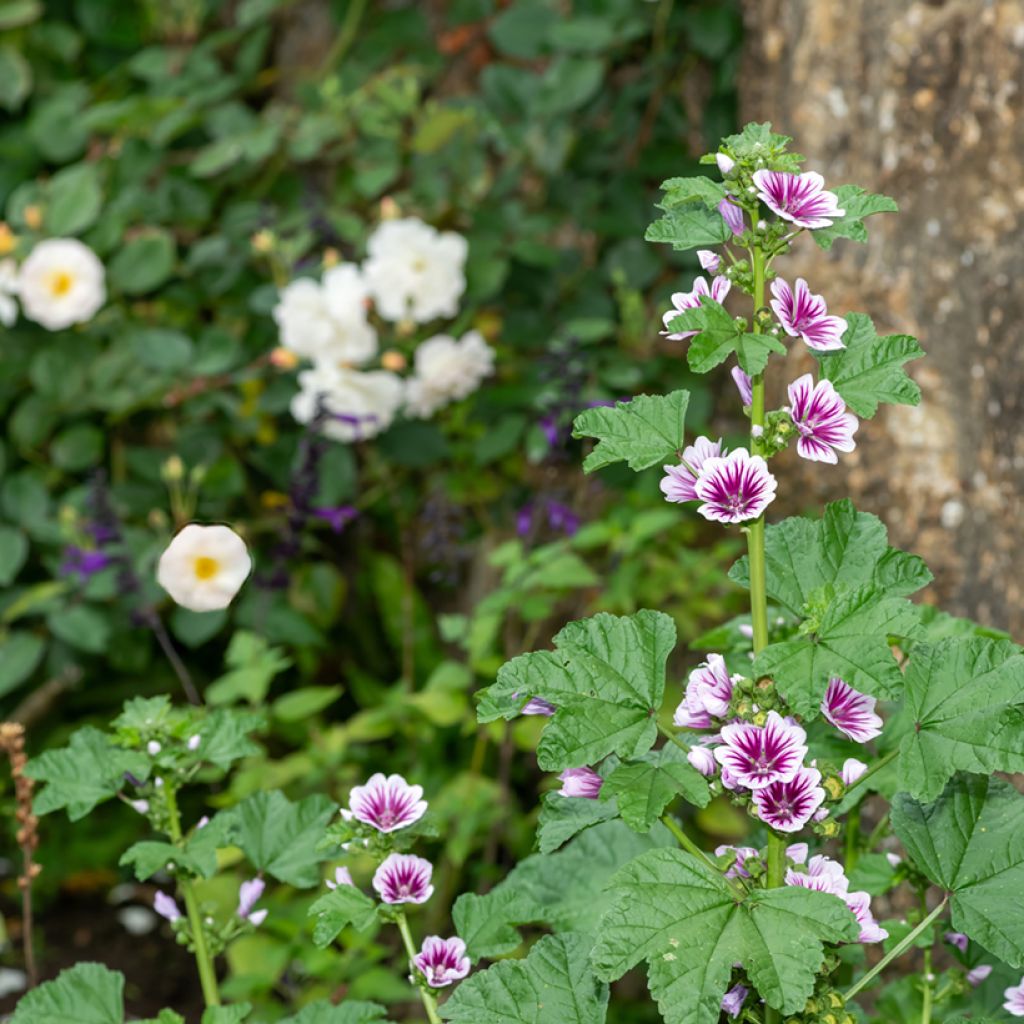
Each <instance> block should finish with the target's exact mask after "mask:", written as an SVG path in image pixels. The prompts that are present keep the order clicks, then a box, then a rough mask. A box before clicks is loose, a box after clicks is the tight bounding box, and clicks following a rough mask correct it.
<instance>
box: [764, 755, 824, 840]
mask: <svg viewBox="0 0 1024 1024" xmlns="http://www.w3.org/2000/svg"><path fill="white" fill-rule="evenodd" d="M820 782H821V772H819V771H818V770H817V768H800V769H799V770H798V771H797V773H796V775H794V776H793V777H792V778H791V779H789V781H787V782H773V783H771V784H770V785H768V786H765V787H764V788H763V789H757V790H755V791H754V794H753V797H752V799H753V802H754V807H755V809H756V810H757V815H758V817H759V818H760V819H761V820H762V821H763V822H764V823H765V824H766V825H768V826H769V827H770V828H773V829H775V831H776V832H799V831H800V829H802V828H803V827H804V826H805V825H806V824H807V822H808V821H810V820H811V817H812V816H813V815H814V812H815V811H817V810H818V808H819V807H820V806H821V805H822V804H823V803H824V801H825V790H824V789H822V788H821V786H820V785H819V783H820Z"/></svg>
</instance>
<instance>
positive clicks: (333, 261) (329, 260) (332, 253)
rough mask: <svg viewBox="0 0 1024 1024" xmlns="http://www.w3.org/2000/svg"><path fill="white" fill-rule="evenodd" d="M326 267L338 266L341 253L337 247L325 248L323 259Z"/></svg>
mask: <svg viewBox="0 0 1024 1024" xmlns="http://www.w3.org/2000/svg"><path fill="white" fill-rule="evenodd" d="M321 262H322V263H323V265H324V267H325V268H329V267H336V266H337V265H338V264H339V263H340V262H341V253H340V252H338V250H337V249H335V248H333V247H332V248H329V249H324V255H323V260H322V261H321Z"/></svg>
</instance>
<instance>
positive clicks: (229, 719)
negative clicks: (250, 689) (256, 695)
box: [198, 708, 264, 771]
mask: <svg viewBox="0 0 1024 1024" xmlns="http://www.w3.org/2000/svg"><path fill="white" fill-rule="evenodd" d="M263 725H264V720H263V716H262V715H261V714H258V713H257V712H253V711H236V710H234V709H230V710H229V709H227V708H218V709H217V710H216V711H213V712H211V713H210V714H209V715H208V716H207V718H206V720H205V721H204V722H203V724H202V725H201V726H200V727H199V748H198V751H199V755H200V756H201V757H202V759H203V760H204V761H208V762H209V763H210V764H213V765H216V766H217V767H218V768H220V769H221V770H222V771H227V770H228V768H230V767H231V765H232V764H234V763H235V761H237V760H239V759H240V758H243V757H252V756H254V755H256V754H259V753H260V747H259V745H258V744H256V743H254V742H253V740H252V739H250V737H249V734H250V733H252V732H255V731H256V730H257V729H261V728H263Z"/></svg>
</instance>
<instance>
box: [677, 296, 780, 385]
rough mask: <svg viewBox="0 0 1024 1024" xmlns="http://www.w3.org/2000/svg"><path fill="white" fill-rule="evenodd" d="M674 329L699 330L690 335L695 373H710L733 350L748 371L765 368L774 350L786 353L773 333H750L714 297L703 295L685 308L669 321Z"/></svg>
mask: <svg viewBox="0 0 1024 1024" xmlns="http://www.w3.org/2000/svg"><path fill="white" fill-rule="evenodd" d="M667 326H668V329H669V330H670V331H673V332H676V333H678V332H682V331H699V332H700V333H699V334H698V335H697V336H696V337H694V338H691V339H690V347H689V350H688V351H687V360H688V362H689V364H690V369H691V370H693V372H694V373H707V372H708V371H709V370H712V369H714V368H715V367H716V366H718V365H719V364H721V363H724V362H725V360H726V359H728V358H729V356H731V355H732V354H733V353H735V354H736V357H737V358H738V359H739V363H740V366H741V367H743V370H744V372H745V373H749V374H752V375H753V374H757V373H760V372H761V371H762V370H764V368H765V366H766V365H767V363H768V356H769V355H770V354H771V353H772V352H778V353H785V351H786V347H785V345H783V344H782V342H781V341H779V340H778V338H775V337H774V336H772V335H771V334H748V333H747V331H746V323H745V322H740V321H738V320H736V319H735V317H733V316H732V315H731V314H730V313H728V312H726V310H725V309H724V308H723V307H722V306H721V305H720V304H719V303H717V302H715V300H714V299H711V298H708V297H706V296H705V297H703V298H701V300H700V305H699V306H697V307H695V308H694V309H684V310H683V311H682V312H680V313H678V314H676V316H674V317H673V318H672V319H671V320H670V321H669V322H668V325H667Z"/></svg>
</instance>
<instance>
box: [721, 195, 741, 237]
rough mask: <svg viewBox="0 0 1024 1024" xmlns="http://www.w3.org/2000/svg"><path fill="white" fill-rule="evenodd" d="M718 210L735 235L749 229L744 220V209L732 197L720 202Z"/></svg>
mask: <svg viewBox="0 0 1024 1024" xmlns="http://www.w3.org/2000/svg"><path fill="white" fill-rule="evenodd" d="M718 212H719V213H720V214H721V215H722V219H723V220H724V221H725V223H726V224H728V225H729V230H730V231H731V232H732V233H733V234H734V235H742V234H743V232H744V231H746V230H747V225H746V223H745V222H744V220H743V210H742V209H740V207H738V206H737V205H736V204H735V203H734V202H733V201H732V200H731V199H723V200H722V201H721V202H720V203H719V204H718Z"/></svg>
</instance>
